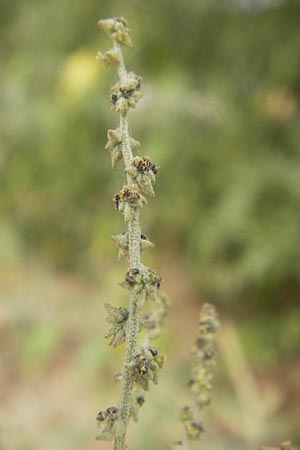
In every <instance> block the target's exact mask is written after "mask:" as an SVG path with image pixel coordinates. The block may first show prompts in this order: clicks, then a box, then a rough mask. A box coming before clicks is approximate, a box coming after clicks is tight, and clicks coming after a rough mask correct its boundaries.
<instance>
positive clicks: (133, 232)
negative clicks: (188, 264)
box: [113, 42, 141, 450]
mask: <svg viewBox="0 0 300 450" xmlns="http://www.w3.org/2000/svg"><path fill="white" fill-rule="evenodd" d="M114 48H115V49H116V50H117V52H118V57H119V61H120V63H119V65H118V76H119V80H120V83H121V84H123V83H124V84H126V81H127V71H126V68H125V64H124V59H123V54H122V50H121V47H120V44H118V43H117V42H114ZM120 132H121V136H122V154H123V159H124V163H125V168H128V167H129V166H130V164H131V161H132V158H133V156H132V151H131V147H130V140H129V132H128V118H127V114H126V115H122V114H120ZM127 182H128V184H131V183H132V179H131V177H130V176H129V175H127ZM128 236H129V266H130V268H131V269H132V268H139V267H140V264H141V255H140V238H141V228H140V219H139V210H135V213H134V214H133V215H132V217H131V219H130V220H129V222H128ZM138 300H139V299H138V296H137V294H135V293H134V292H133V291H131V292H130V299H129V317H128V322H127V332H126V343H125V356H124V363H123V370H122V384H121V392H120V399H119V417H120V421H121V427H120V430H119V432H118V433H117V434H116V436H115V438H114V441H113V450H123V449H124V447H125V438H126V431H127V426H128V422H129V413H130V406H131V399H132V389H133V377H132V375H131V374H130V373H129V372H128V371H127V370H126V364H128V363H129V362H130V361H132V359H133V358H134V356H135V355H136V353H137V343H138V333H139V320H140V317H139V316H140V314H139V301H138Z"/></svg>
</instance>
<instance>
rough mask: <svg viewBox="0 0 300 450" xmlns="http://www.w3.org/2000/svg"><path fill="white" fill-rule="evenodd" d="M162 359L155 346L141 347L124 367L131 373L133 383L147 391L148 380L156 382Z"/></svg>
mask: <svg viewBox="0 0 300 450" xmlns="http://www.w3.org/2000/svg"><path fill="white" fill-rule="evenodd" d="M164 359H165V357H164V356H162V355H159V354H158V351H157V350H156V349H155V348H152V347H150V348H143V349H142V351H141V353H139V354H138V355H136V356H135V357H134V358H133V360H132V361H131V362H130V363H128V364H127V366H126V368H127V370H128V371H129V372H130V373H131V374H132V375H133V377H134V381H135V383H136V384H137V385H138V386H140V387H141V388H142V389H143V390H144V391H148V390H149V382H150V381H152V382H153V383H154V384H157V382H158V371H159V369H161V368H162V366H163V363H164Z"/></svg>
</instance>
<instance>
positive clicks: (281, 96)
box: [263, 89, 297, 122]
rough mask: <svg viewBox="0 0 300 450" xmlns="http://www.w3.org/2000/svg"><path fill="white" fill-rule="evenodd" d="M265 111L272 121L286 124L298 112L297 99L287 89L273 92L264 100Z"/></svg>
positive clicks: (266, 95)
mask: <svg viewBox="0 0 300 450" xmlns="http://www.w3.org/2000/svg"><path fill="white" fill-rule="evenodd" d="M263 109H264V112H265V114H266V115H267V116H269V117H270V118H271V119H273V120H275V121H278V122H286V121H288V120H290V119H292V118H293V117H294V115H295V113H296V112H297V102H296V98H295V97H294V96H293V95H292V93H291V92H289V91H287V90H285V89H277V90H272V91H269V92H267V93H266V94H265V96H264V98H263Z"/></svg>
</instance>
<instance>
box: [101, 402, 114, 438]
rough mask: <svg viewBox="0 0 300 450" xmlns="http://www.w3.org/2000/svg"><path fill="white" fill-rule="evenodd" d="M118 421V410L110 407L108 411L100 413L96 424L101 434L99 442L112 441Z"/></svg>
mask: <svg viewBox="0 0 300 450" xmlns="http://www.w3.org/2000/svg"><path fill="white" fill-rule="evenodd" d="M117 421H118V408H116V407H115V406H110V407H109V408H107V410H106V411H99V412H98V414H97V417H96V422H97V425H98V427H99V428H100V430H101V432H100V434H99V435H98V436H97V437H96V439H97V440H99V441H111V440H112V439H113V436H114V433H115V426H116V423H117Z"/></svg>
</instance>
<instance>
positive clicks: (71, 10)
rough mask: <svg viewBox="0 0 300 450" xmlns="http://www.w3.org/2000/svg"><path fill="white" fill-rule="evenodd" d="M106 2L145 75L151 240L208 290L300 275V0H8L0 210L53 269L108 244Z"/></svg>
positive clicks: (137, 117)
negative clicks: (152, 180)
mask: <svg viewBox="0 0 300 450" xmlns="http://www.w3.org/2000/svg"><path fill="white" fill-rule="evenodd" d="M110 15H124V16H126V17H128V19H129V24H130V25H131V27H132V29H133V32H132V37H133V40H134V42H135V48H134V49H133V50H128V52H127V53H128V57H127V59H128V66H130V68H131V69H134V70H135V71H136V72H138V73H141V74H142V75H145V76H144V78H145V83H144V99H143V100H142V102H141V103H140V105H141V106H140V108H139V111H137V112H134V113H133V114H132V121H131V123H132V135H133V136H134V137H135V138H137V139H139V140H141V141H142V144H143V147H142V153H144V154H148V153H150V148H151V154H154V155H155V162H157V163H158V164H159V165H160V166H161V173H160V176H159V180H158V184H157V192H158V199H155V200H154V201H151V206H150V208H149V211H148V212H146V213H145V215H144V216H145V219H144V220H145V222H146V224H147V225H146V227H147V229H148V230H150V231H151V237H152V238H153V239H154V240H155V238H156V240H157V241H158V242H159V245H160V247H161V248H162V247H163V248H164V250H165V251H169V252H171V253H172V254H175V256H176V255H180V257H181V258H184V259H185V261H186V264H187V266H188V267H190V270H191V272H192V275H193V277H194V279H195V281H196V283H198V284H199V286H200V287H201V289H202V291H206V292H208V293H211V294H214V295H217V296H221V297H224V298H225V297H226V298H228V297H233V298H235V297H237V296H238V295H239V294H242V293H243V294H244V293H245V292H247V293H248V294H250V295H251V296H253V295H254V296H255V295H256V294H258V293H259V294H263V295H265V296H266V295H267V296H269V295H270V294H274V292H275V291H277V292H282V290H283V289H285V288H286V286H287V285H288V286H289V290H293V289H295V288H297V287H298V288H299V261H300V247H299V245H297V244H296V243H297V242H298V237H299V228H300V208H299V200H300V169H299V162H300V152H299V141H300V126H299V102H300V59H299V42H300V27H299V21H300V3H299V1H297V0H286V1H273V2H257V1H256V2H254V1H250V0H248V1H244V2H238V1H236V2H235V1H218V0H202V1H195V0H194V1H190V2H184V1H182V0H181V1H180V0H164V1H163V2H159V1H157V0H153V1H149V2H146V1H144V2H141V1H137V0H132V1H130V2H129V1H117V0H110V1H104V0H103V1H93V0H89V1H87V0H86V1H82V0H74V1H72V2H70V1H61V0H60V1H58V0H53V1H51V2H39V1H30V0H28V1H24V2H17V1H15V0H9V1H5V0H4V1H2V2H1V17H0V22H1V44H0V45H1V56H2V60H3V63H2V69H1V75H0V77H1V84H2V89H1V161H0V162H1V190H0V203H1V207H0V208H1V218H2V219H1V220H5V221H6V222H8V223H9V226H10V227H12V229H13V230H14V232H15V233H16V235H18V236H21V244H22V248H23V251H24V252H25V253H26V254H28V252H29V251H30V252H34V253H35V254H37V255H38V257H39V258H42V259H44V260H45V261H47V262H49V263H51V264H54V266H55V267H57V268H72V267H73V268H74V267H87V266H88V264H89V263H90V262H91V261H93V258H97V255H98V253H100V250H101V251H102V252H103V249H104V250H105V251H106V250H107V248H108V246H107V244H105V243H104V240H105V239H106V236H107V234H108V233H109V232H110V231H112V232H113V231H114V229H116V228H117V227H118V226H119V225H118V224H116V221H117V220H119V218H118V219H116V216H115V212H114V211H113V208H112V205H111V203H110V202H109V199H110V198H111V196H112V194H113V192H114V191H116V189H117V188H118V187H119V182H118V181H117V178H118V176H119V175H114V176H112V175H111V169H110V166H109V156H108V155H107V154H106V153H105V151H104V145H105V139H106V129H107V128H108V126H111V123H112V120H113V115H112V114H111V113H109V101H108V95H107V93H108V89H109V88H108V86H109V83H110V79H111V76H112V75H111V73H108V72H107V71H105V70H104V69H103V67H102V66H101V64H99V63H98V62H97V61H96V60H95V55H96V51H98V50H100V49H105V48H107V47H108V46H109V43H108V40H105V39H104V38H103V36H102V34H101V33H99V31H98V29H97V27H96V20H97V19H98V18H100V17H108V16H110ZM148 149H149V152H148ZM116 170H117V171H119V170H121V169H116ZM110 229H111V230H110Z"/></svg>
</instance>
